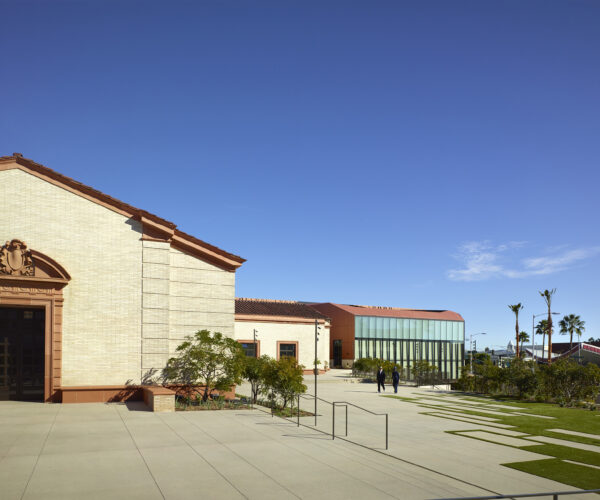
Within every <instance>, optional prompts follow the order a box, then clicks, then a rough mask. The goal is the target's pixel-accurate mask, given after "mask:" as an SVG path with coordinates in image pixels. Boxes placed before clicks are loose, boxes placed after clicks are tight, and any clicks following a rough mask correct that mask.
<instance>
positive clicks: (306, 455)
mask: <svg viewBox="0 0 600 500" xmlns="http://www.w3.org/2000/svg"><path fill="white" fill-rule="evenodd" d="M279 418H283V417H279ZM283 420H287V419H285V418H283ZM288 423H290V424H291V425H294V423H293V422H288ZM243 425H246V426H248V425H247V423H246V422H244V423H243ZM300 425H301V426H303V427H307V428H309V429H311V430H316V431H318V432H320V433H323V434H328V433H326V432H324V431H321V430H320V429H315V428H313V427H310V426H308V425H305V424H300ZM257 432H258V433H259V434H262V435H263V436H266V435H267V434H266V433H263V432H260V431H257ZM328 435H331V434H328ZM331 441H333V440H331ZM344 441H345V440H344ZM349 442H350V443H352V441H349ZM352 444H354V443H352ZM319 445H321V447H322V448H324V447H325V445H324V444H321V443H319ZM294 450H295V451H296V452H297V453H299V454H301V455H304V456H305V457H309V458H310V459H311V460H313V461H315V462H319V463H321V464H323V465H326V466H327V467H330V468H332V469H334V470H336V471H338V472H340V473H342V474H343V475H345V476H349V477H352V478H354V479H356V478H355V477H354V476H352V475H350V474H348V473H347V472H345V471H343V470H341V469H338V468H337V467H334V466H333V465H332V464H330V463H328V462H325V461H323V460H320V459H319V458H317V457H315V456H313V455H310V454H308V453H306V452H303V451H301V450H299V449H298V448H294ZM362 465H365V464H362ZM367 466H368V467H370V468H374V467H371V466H370V465H367ZM360 481H363V480H362V479H361V480H360ZM363 482H365V481H363ZM369 486H370V487H372V488H375V489H377V490H379V491H381V492H382V493H384V494H385V495H388V496H390V497H392V498H402V497H395V496H393V495H391V494H390V493H388V492H386V491H383V490H381V489H380V488H377V486H375V485H372V484H369Z"/></svg>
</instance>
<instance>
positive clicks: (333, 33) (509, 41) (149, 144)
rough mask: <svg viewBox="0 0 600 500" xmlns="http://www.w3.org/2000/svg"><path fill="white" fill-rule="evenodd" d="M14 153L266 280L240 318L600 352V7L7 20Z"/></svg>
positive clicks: (343, 4)
mask: <svg viewBox="0 0 600 500" xmlns="http://www.w3.org/2000/svg"><path fill="white" fill-rule="evenodd" d="M0 11H1V12H2V18H3V29H2V32H1V34H0V37H1V38H0V51H1V55H2V70H1V71H2V80H1V81H2V83H1V88H2V94H1V95H2V97H3V99H2V101H3V103H2V111H3V112H2V120H1V122H0V154H11V153H13V152H21V153H23V154H24V155H25V156H26V157H29V158H32V159H34V160H36V161H38V162H40V163H43V164H45V165H47V166H49V167H50V168H53V169H55V170H57V171H59V172H61V173H63V174H65V175H68V176H70V177H73V178H75V179H77V180H79V181H81V182H83V183H85V184H88V185H90V186H93V187H94V188H96V189H99V190H101V191H104V192H105V193H107V194H110V195H112V196H114V197H116V198H119V199H121V200H123V201H125V202H128V203H130V204H132V205H134V206H138V207H140V208H144V209H146V210H148V211H150V212H153V213H155V214H157V215H159V216H161V217H164V218H166V219H169V220H171V221H173V222H175V223H176V224H177V225H178V226H179V228H180V229H182V230H183V231H186V232H188V233H191V234H193V235H195V236H197V237H199V238H201V239H204V240H205V241H208V242H210V243H212V244H215V245H217V246H220V247H221V248H224V249H225V250H227V251H230V252H233V253H236V254H238V255H241V256H242V257H244V258H246V259H248V262H247V263H246V264H244V266H243V267H242V268H241V270H240V271H239V272H238V276H237V295H238V296H243V297H260V298H277V299H298V300H315V301H333V302H341V303H350V304H371V305H387V306H396V307H414V308H431V309H452V310H455V311H457V312H459V313H461V314H462V315H463V317H464V318H465V320H466V330H467V334H468V333H475V332H480V331H486V332H488V335H487V336H486V337H478V346H479V347H481V346H484V345H489V346H494V347H497V346H504V345H506V343H507V342H508V340H509V339H511V338H513V335H514V315H513V313H512V312H511V311H510V310H509V309H508V307H507V305H508V304H514V303H517V302H522V303H523V304H524V305H525V309H524V311H523V312H522V315H521V324H522V327H524V328H525V329H526V330H527V331H530V330H531V315H532V314H537V313H542V312H544V311H545V303H544V302H543V300H542V298H541V297H540V296H539V294H538V290H543V289H545V288H556V289H557V292H556V295H555V298H554V307H553V309H554V310H556V311H558V312H560V313H561V314H570V313H574V314H579V315H581V317H582V319H584V320H585V321H586V326H587V330H586V333H585V335H584V336H585V338H586V339H587V338H588V337H589V336H591V335H593V336H594V337H600V312H599V307H598V303H599V300H598V299H599V293H598V286H597V281H598V279H599V278H600V273H599V271H600V236H599V232H598V227H599V224H598V215H599V208H600V206H599V205H600V203H599V201H598V186H599V181H600V179H599V177H600V174H599V173H598V170H599V169H598V166H599V165H598V160H599V158H600V140H599V131H600V91H599V89H600V61H599V58H600V57H599V54H600V30H598V25H599V22H600V3H598V2H595V1H591V0H590V1H582V0H572V1H564V2H557V1H548V0H543V1H534V0H531V1H528V2H522V1H520V0H518V1H502V2H491V1H489V2H480V1H470V2H460V1H453V2H448V1H438V2H436V1H427V2H422V1H414V2H398V1H369V2H367V1H363V2H352V1H335V2H334V1H326V0H324V1H318V2H317V1H314V2H310V1H303V2H300V1H285V2H281V1H277V2H242V1H230V2H227V1H214V2H156V3H152V2H133V1H129V2H107V1H103V2H100V1H98V2H86V1H77V2H61V1H58V2H45V1H40V2H28V1H20V2H16V1H14V2H9V1H4V2H2V4H1V5H0Z"/></svg>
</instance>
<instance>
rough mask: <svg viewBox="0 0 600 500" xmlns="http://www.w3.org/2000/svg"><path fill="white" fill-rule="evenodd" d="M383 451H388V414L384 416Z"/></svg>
mask: <svg viewBox="0 0 600 500" xmlns="http://www.w3.org/2000/svg"><path fill="white" fill-rule="evenodd" d="M385 449H386V450H387V449H388V414H387V413H386V414H385Z"/></svg>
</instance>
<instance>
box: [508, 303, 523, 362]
mask: <svg viewBox="0 0 600 500" xmlns="http://www.w3.org/2000/svg"><path fill="white" fill-rule="evenodd" d="M508 308H509V309H510V310H511V311H512V312H514V313H515V339H516V340H517V352H516V355H517V358H518V357H519V311H521V310H522V309H523V306H522V305H521V303H520V302H519V303H518V304H514V305H512V306H511V305H509V306H508Z"/></svg>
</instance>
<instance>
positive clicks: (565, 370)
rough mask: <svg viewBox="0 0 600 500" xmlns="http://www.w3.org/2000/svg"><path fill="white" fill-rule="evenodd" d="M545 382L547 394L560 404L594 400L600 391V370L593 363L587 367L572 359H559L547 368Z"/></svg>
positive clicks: (544, 374) (544, 372) (544, 376)
mask: <svg viewBox="0 0 600 500" xmlns="http://www.w3.org/2000/svg"><path fill="white" fill-rule="evenodd" d="M543 382H544V386H545V389H546V392H547V393H548V394H549V395H551V396H552V397H554V398H555V399H556V400H557V401H558V402H559V403H561V404H566V405H569V406H570V405H572V404H573V403H575V402H577V401H580V400H586V399H594V398H595V397H596V396H597V394H598V390H599V389H600V387H599V385H600V368H598V366H596V365H595V364H593V363H588V364H587V365H585V366H581V365H579V364H577V363H576V362H575V361H573V360H572V359H559V360H558V361H557V362H556V363H553V364H552V365H550V366H547V367H545V370H544V371H543Z"/></svg>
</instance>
